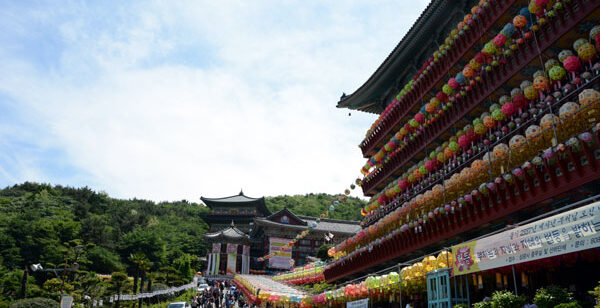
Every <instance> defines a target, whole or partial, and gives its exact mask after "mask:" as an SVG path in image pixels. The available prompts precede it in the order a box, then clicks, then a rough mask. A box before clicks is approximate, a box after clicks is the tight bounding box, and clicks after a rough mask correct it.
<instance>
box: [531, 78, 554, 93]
mask: <svg viewBox="0 0 600 308" xmlns="http://www.w3.org/2000/svg"><path fill="white" fill-rule="evenodd" d="M533 87H534V88H535V89H536V90H538V91H546V90H548V89H549V88H550V86H549V83H548V78H546V77H544V76H537V77H535V79H534V80H533Z"/></svg>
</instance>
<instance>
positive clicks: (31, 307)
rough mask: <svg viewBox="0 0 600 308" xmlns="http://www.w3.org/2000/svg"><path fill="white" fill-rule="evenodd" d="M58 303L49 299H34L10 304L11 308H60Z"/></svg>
mask: <svg viewBox="0 0 600 308" xmlns="http://www.w3.org/2000/svg"><path fill="white" fill-rule="evenodd" d="M58 307H59V304H58V302H57V301H54V300H51V299H49V298H43V297H34V298H26V299H22V300H18V301H16V302H14V303H12V304H10V308H58Z"/></svg>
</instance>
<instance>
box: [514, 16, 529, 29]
mask: <svg viewBox="0 0 600 308" xmlns="http://www.w3.org/2000/svg"><path fill="white" fill-rule="evenodd" d="M513 24H514V25H515V27H517V28H519V29H521V28H523V27H524V26H525V25H527V18H525V16H523V15H517V16H515V17H514V18H513Z"/></svg>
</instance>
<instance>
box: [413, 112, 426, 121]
mask: <svg viewBox="0 0 600 308" xmlns="http://www.w3.org/2000/svg"><path fill="white" fill-rule="evenodd" d="M415 121H417V122H419V124H423V122H425V116H423V114H422V113H420V112H418V113H417V114H415Z"/></svg>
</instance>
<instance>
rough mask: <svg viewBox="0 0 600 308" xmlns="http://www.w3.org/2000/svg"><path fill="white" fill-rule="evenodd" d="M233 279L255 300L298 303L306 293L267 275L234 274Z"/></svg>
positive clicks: (283, 303) (278, 303) (276, 303)
mask: <svg viewBox="0 0 600 308" xmlns="http://www.w3.org/2000/svg"><path fill="white" fill-rule="evenodd" d="M234 281H235V282H236V283H237V284H238V286H241V287H242V288H244V289H245V290H246V291H247V293H248V294H249V295H251V296H255V298H253V299H251V300H253V301H255V302H257V301H260V302H270V303H272V304H275V305H285V304H299V303H300V302H301V301H302V299H304V298H305V297H306V293H304V292H302V291H299V290H297V289H294V288H292V287H290V286H287V285H285V284H282V283H280V282H277V281H274V280H273V279H271V278H270V277H267V276H258V275H236V276H235V277H234Z"/></svg>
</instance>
